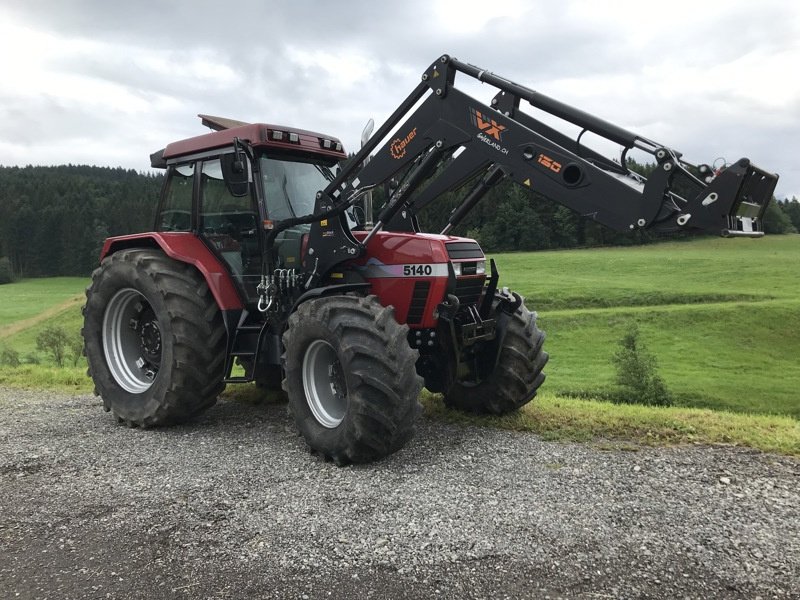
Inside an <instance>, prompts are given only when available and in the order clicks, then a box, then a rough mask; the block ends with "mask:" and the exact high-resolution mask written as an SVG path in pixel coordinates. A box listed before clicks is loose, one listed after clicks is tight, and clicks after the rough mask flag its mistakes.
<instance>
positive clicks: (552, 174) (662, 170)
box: [310, 55, 778, 270]
mask: <svg viewBox="0 0 800 600" xmlns="http://www.w3.org/2000/svg"><path fill="white" fill-rule="evenodd" d="M457 74H461V75H465V76H468V77H472V78H474V79H477V80H478V81H481V82H483V83H485V84H489V85H491V86H493V87H494V88H496V89H497V93H496V95H495V96H494V98H493V99H492V100H491V104H490V105H485V104H483V103H481V102H479V101H477V100H475V99H474V98H472V97H471V96H469V95H467V94H465V93H464V92H463V91H462V90H460V89H458V88H457V87H456V86H455V81H456V75H457ZM523 101H524V102H526V103H528V104H529V105H531V106H533V107H535V108H537V109H539V110H542V111H545V112H547V113H549V114H551V115H553V116H555V117H558V118H560V119H562V120H563V121H566V122H568V123H572V124H573V125H577V126H578V127H580V128H582V131H581V133H580V134H579V135H578V136H577V138H576V139H572V138H571V137H569V136H568V135H566V134H564V133H562V132H561V131H559V130H557V129H555V128H554V127H552V126H550V125H548V124H545V123H544V122H542V121H539V120H537V119H535V118H534V117H532V116H531V115H529V114H526V113H525V112H523V111H522V110H521V109H520V105H521V104H522V103H523ZM586 132H592V133H593V134H595V135H597V136H600V137H601V138H604V139H606V140H608V141H610V142H612V143H615V144H618V145H619V146H621V153H620V157H619V159H618V160H611V159H609V158H606V157H605V156H603V155H601V154H600V153H598V152H596V151H594V150H592V149H590V148H588V147H586V146H585V145H584V144H582V143H581V137H582V136H583V135H584V133H586ZM633 148H636V149H638V150H640V151H643V152H646V153H648V154H650V155H652V156H653V157H654V160H655V163H656V168H655V170H654V171H653V173H652V174H651V175H650V177H649V178H646V179H645V178H644V177H642V176H640V175H638V174H636V173H633V172H631V171H630V170H629V169H628V168H627V166H626V157H627V153H628V151H629V150H631V149H633ZM368 158H369V160H368V161H367V159H368ZM401 173H402V174H403V178H402V181H401V184H400V186H399V187H398V188H397V189H396V190H395V191H394V193H393V194H392V195H391V197H390V198H389V200H388V202H387V203H386V204H385V205H384V207H383V209H382V211H381V212H380V214H379V215H378V217H377V219H376V223H375V225H374V227H373V228H372V230H371V231H370V232H369V234H368V235H367V237H366V239H365V240H363V241H362V242H361V243H358V242H355V241H354V240H353V239H352V236H351V235H349V231H348V227H347V225H346V222H345V220H344V217H341V223H342V230H341V233H342V234H343V236H344V238H347V240H348V243H346V244H345V245H346V246H348V250H347V252H349V254H347V253H342V255H341V257H342V258H352V253H353V251H354V249H359V248H360V249H363V248H364V247H365V246H366V244H367V243H368V242H369V240H370V239H371V238H372V236H374V235H375V233H376V232H378V231H379V230H381V229H383V228H387V229H390V230H407V231H418V226H417V223H416V218H415V214H416V213H417V212H418V211H419V210H420V209H421V208H423V207H424V206H426V205H427V204H429V203H430V202H433V201H434V200H436V198H438V197H439V196H440V195H441V194H443V193H445V192H448V191H452V190H454V189H458V188H460V187H462V186H464V185H465V184H466V183H470V184H471V187H470V188H469V189H468V191H467V192H466V194H465V195H464V197H463V199H462V203H461V205H460V206H459V207H457V208H456V210H454V211H453V213H452V215H451V216H450V220H449V222H448V224H447V226H446V227H445V229H444V231H443V232H442V233H447V232H448V231H449V230H450V229H452V227H454V226H455V225H457V224H458V222H459V221H460V220H461V219H462V218H463V217H464V216H465V215H466V214H467V213H468V212H469V210H470V209H471V208H472V207H473V206H475V204H476V203H477V202H478V201H479V200H480V199H481V198H482V197H483V195H484V194H485V193H486V191H488V189H489V188H490V187H491V186H492V185H494V184H496V183H497V182H499V181H500V180H502V179H510V180H511V181H514V182H515V183H517V184H519V185H521V186H523V187H524V188H527V189H530V190H535V191H537V192H539V193H540V194H542V195H544V196H546V197H548V198H550V199H551V200H553V201H555V202H558V203H560V204H562V205H564V206H566V207H568V208H571V209H573V210H575V211H577V212H578V213H579V214H581V215H583V216H584V217H587V218H590V219H592V220H595V221H597V222H599V223H602V224H603V225H606V226H608V227H610V228H612V229H614V230H616V231H621V232H624V231H634V230H637V229H651V230H655V231H661V232H675V231H697V232H706V233H714V234H721V235H724V236H734V235H737V236H751V237H756V236H760V235H763V229H762V217H763V215H764V212H765V210H766V208H767V204H768V203H769V200H770V199H771V197H772V193H773V191H774V189H775V185H776V183H777V180H778V177H777V175H774V174H771V173H768V172H766V171H764V170H762V169H759V168H758V167H756V166H755V165H753V164H751V163H750V161H749V160H748V159H746V158H742V159H740V160H738V161H736V162H735V163H733V164H731V165H730V166H728V167H726V168H724V169H722V170H720V171H718V172H717V173H714V172H713V171H712V169H711V167H709V166H708V165H693V164H691V163H689V162H687V161H685V160H684V159H683V158H682V155H681V153H679V152H677V151H675V150H673V149H671V148H670V147H668V146H666V145H664V144H660V143H657V142H654V141H652V140H650V139H648V138H646V137H644V136H641V135H638V134H636V133H633V132H631V131H628V130H626V129H624V128H622V127H619V126H617V125H614V124H612V123H609V122H607V121H604V120H603V119H600V118H599V117H596V116H594V115H591V114H589V113H586V112H584V111H581V110H579V109H576V108H573V107H571V106H569V105H567V104H564V103H562V102H560V101H558V100H554V99H552V98H549V97H548V96H545V95H544V94H540V93H538V92H536V91H534V90H532V89H530V88H527V87H524V86H521V85H519V84H516V83H514V82H512V81H509V80H507V79H504V78H502V77H499V76H497V75H495V74H493V73H490V72H488V71H486V70H483V69H480V68H478V67H475V66H473V65H470V64H466V63H463V62H460V61H458V60H456V59H454V58H451V57H449V56H447V55H445V56H442V57H440V58H439V59H438V60H437V61H435V62H434V63H433V64H432V65H431V66H430V67H429V68H428V69H427V70H426V71H425V73H424V74H423V75H422V81H421V82H420V83H419V85H417V87H416V88H415V89H414V90H413V91H412V92H411V94H410V95H409V96H408V97H407V98H406V99H405V101H404V102H403V103H402V104H401V105H400V106H399V107H398V108H397V109H396V110H395V111H394V113H393V114H392V115H391V116H390V117H389V119H388V120H387V121H386V122H385V123H384V124H383V125H382V126H381V127H380V129H379V130H378V131H377V132H375V134H374V135H373V136H372V138H371V139H370V140H369V141H368V142H367V143H366V144H365V145H364V146H363V147H362V148H361V150H360V151H359V152H358V154H356V156H355V158H354V159H353V160H351V161H350V163H349V166H348V167H346V168H345V169H344V170H343V171H342V172H341V173H340V174H339V176H338V177H336V178H335V179H334V181H332V182H331V183H330V185H329V186H328V187H327V188H326V189H325V190H324V191H323V192H321V193H320V194H319V197H318V210H317V211H316V212H318V213H324V212H328V213H329V214H335V213H337V212H340V211H337V210H336V208H337V207H339V208H340V207H342V206H349V205H352V204H353V203H355V202H356V201H357V200H358V199H359V198H360V197H361V196H363V195H364V194H366V192H368V191H369V190H371V189H373V188H375V187H377V186H379V185H381V184H383V183H385V182H387V181H389V180H391V179H392V178H393V177H395V176H397V175H398V174H401ZM322 242H323V240H322V238H321V237H320V236H319V235H315V234H314V229H313V228H312V234H311V244H310V247H312V248H313V247H314V246H315V244H320V243H322ZM325 245H326V246H327V247H329V246H330V243H325ZM331 259H332V260H333V261H334V262H337V261H338V259H336V258H334V257H331ZM324 266H325V265H317V268H318V269H320V268H322V267H324ZM329 266H333V265H329ZM323 270H324V269H323Z"/></svg>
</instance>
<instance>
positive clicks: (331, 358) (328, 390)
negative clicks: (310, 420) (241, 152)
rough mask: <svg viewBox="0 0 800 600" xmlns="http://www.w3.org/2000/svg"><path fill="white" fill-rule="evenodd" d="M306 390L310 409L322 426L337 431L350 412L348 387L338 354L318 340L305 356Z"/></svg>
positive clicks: (304, 385)
mask: <svg viewBox="0 0 800 600" xmlns="http://www.w3.org/2000/svg"><path fill="white" fill-rule="evenodd" d="M303 390H304V391H305V395H306V402H308V407H309V408H310V409H311V412H312V413H313V415H314V418H316V419H317V422H319V424H320V425H322V426H323V427H327V428H328V429H333V428H335V427H337V426H338V425H339V423H341V422H342V420H343V419H344V415H345V413H346V412H347V393H346V392H347V388H346V385H345V381H344V373H343V372H342V365H341V363H340V362H339V358H338V357H337V356H336V351H335V350H334V349H333V346H331V345H330V344H329V343H328V342H326V341H324V340H315V341H314V342H312V343H311V345H309V347H308V349H307V350H306V353H305V356H304V357H303Z"/></svg>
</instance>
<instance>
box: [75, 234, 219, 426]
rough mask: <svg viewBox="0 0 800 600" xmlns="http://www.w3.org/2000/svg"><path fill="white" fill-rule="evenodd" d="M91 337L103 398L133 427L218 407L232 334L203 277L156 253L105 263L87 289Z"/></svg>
mask: <svg viewBox="0 0 800 600" xmlns="http://www.w3.org/2000/svg"><path fill="white" fill-rule="evenodd" d="M82 333H83V338H84V346H85V349H86V359H87V362H88V363H89V375H90V376H91V377H92V379H93V380H94V385H95V393H96V394H98V395H100V396H101V397H102V398H103V403H104V405H105V408H106V409H107V410H111V411H113V413H114V415H115V416H116V417H117V419H118V420H119V421H121V422H124V423H126V424H128V425H130V426H140V427H151V426H156V425H165V424H169V423H176V422H180V421H184V420H186V419H188V418H190V417H192V416H194V415H196V414H198V413H199V412H201V411H203V410H205V409H206V408H208V407H209V406H211V405H213V404H214V403H215V402H216V399H217V396H218V395H219V394H220V392H222V390H223V389H224V388H225V385H224V384H223V382H222V379H223V369H224V363H225V345H226V333H225V326H224V324H223V322H222V315H221V312H220V310H219V308H218V306H217V304H216V302H215V300H214V297H213V296H212V294H211V292H210V291H209V289H208V285H207V284H206V282H205V280H204V279H203V277H202V276H201V275H200V274H199V273H198V272H197V271H196V270H195V269H194V268H193V267H192V266H190V265H187V264H185V263H181V262H178V261H174V260H172V259H170V258H168V257H167V256H165V255H164V254H163V253H162V252H160V251H157V250H150V249H129V250H121V251H119V252H116V253H114V254H112V255H111V256H110V257H108V258H106V259H104V260H103V262H102V264H101V266H100V268H99V269H96V270H95V272H94V273H93V274H92V283H91V285H90V286H89V288H88V289H87V290H86V306H85V307H84V324H83V329H82Z"/></svg>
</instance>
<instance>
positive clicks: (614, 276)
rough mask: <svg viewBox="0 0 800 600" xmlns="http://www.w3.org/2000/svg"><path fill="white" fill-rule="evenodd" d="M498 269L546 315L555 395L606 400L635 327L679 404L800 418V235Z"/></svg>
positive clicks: (603, 253)
mask: <svg viewBox="0 0 800 600" xmlns="http://www.w3.org/2000/svg"><path fill="white" fill-rule="evenodd" d="M495 258H496V260H497V263H498V268H499V270H500V274H501V279H503V280H504V281H505V282H507V284H508V285H510V286H512V287H513V288H514V289H515V290H517V291H519V292H520V293H521V294H522V295H523V296H525V298H526V304H527V305H528V306H529V307H530V308H531V309H533V310H537V311H538V312H539V314H540V325H541V327H542V328H543V329H544V330H545V331H546V332H547V336H548V337H547V342H546V347H547V349H548V351H549V352H550V356H551V359H550V363H549V365H548V368H547V373H548V380H547V383H546V384H545V385H546V386H547V387H546V389H547V391H550V392H555V393H561V394H572V395H580V396H586V397H591V396H592V395H594V394H597V393H598V392H602V391H603V390H606V389H607V388H608V387H609V386H610V385H612V383H613V379H614V368H613V366H612V363H611V361H610V359H611V355H612V354H613V352H614V350H615V349H616V348H617V345H618V343H619V340H620V338H621V337H622V335H623V334H624V332H625V330H626V329H627V327H628V326H629V324H630V323H632V322H634V323H636V324H637V325H638V327H639V329H640V331H641V339H642V341H644V342H645V344H646V345H647V347H648V348H649V350H650V351H651V352H652V353H653V354H655V356H656V357H657V359H658V362H659V365H660V373H661V375H662V377H663V378H664V379H665V381H666V383H667V385H668V386H669V388H670V390H672V391H673V392H674V393H675V395H676V397H677V400H678V403H679V404H682V405H685V406H697V407H708V408H715V409H725V410H733V411H740V412H757V413H763V412H765V413H773V414H786V415H792V416H794V417H796V418H800V393H798V390H800V361H798V357H799V356H800V236H798V235H786V236H772V237H766V238H763V239H760V240H750V239H703V240H695V241H687V242H672V243H664V244H657V245H652V246H644V247H635V248H607V249H598V250H581V251H563V252H541V253H535V254H528V253H526V254H506V255H499V256H496V257H495Z"/></svg>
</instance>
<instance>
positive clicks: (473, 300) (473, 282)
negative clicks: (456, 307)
mask: <svg viewBox="0 0 800 600" xmlns="http://www.w3.org/2000/svg"><path fill="white" fill-rule="evenodd" d="M484 280H485V277H469V278H463V279H458V280H456V296H457V297H458V301H459V302H460V303H461V305H462V306H463V305H465V304H477V303H478V300H479V299H480V297H481V292H483V282H484Z"/></svg>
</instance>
